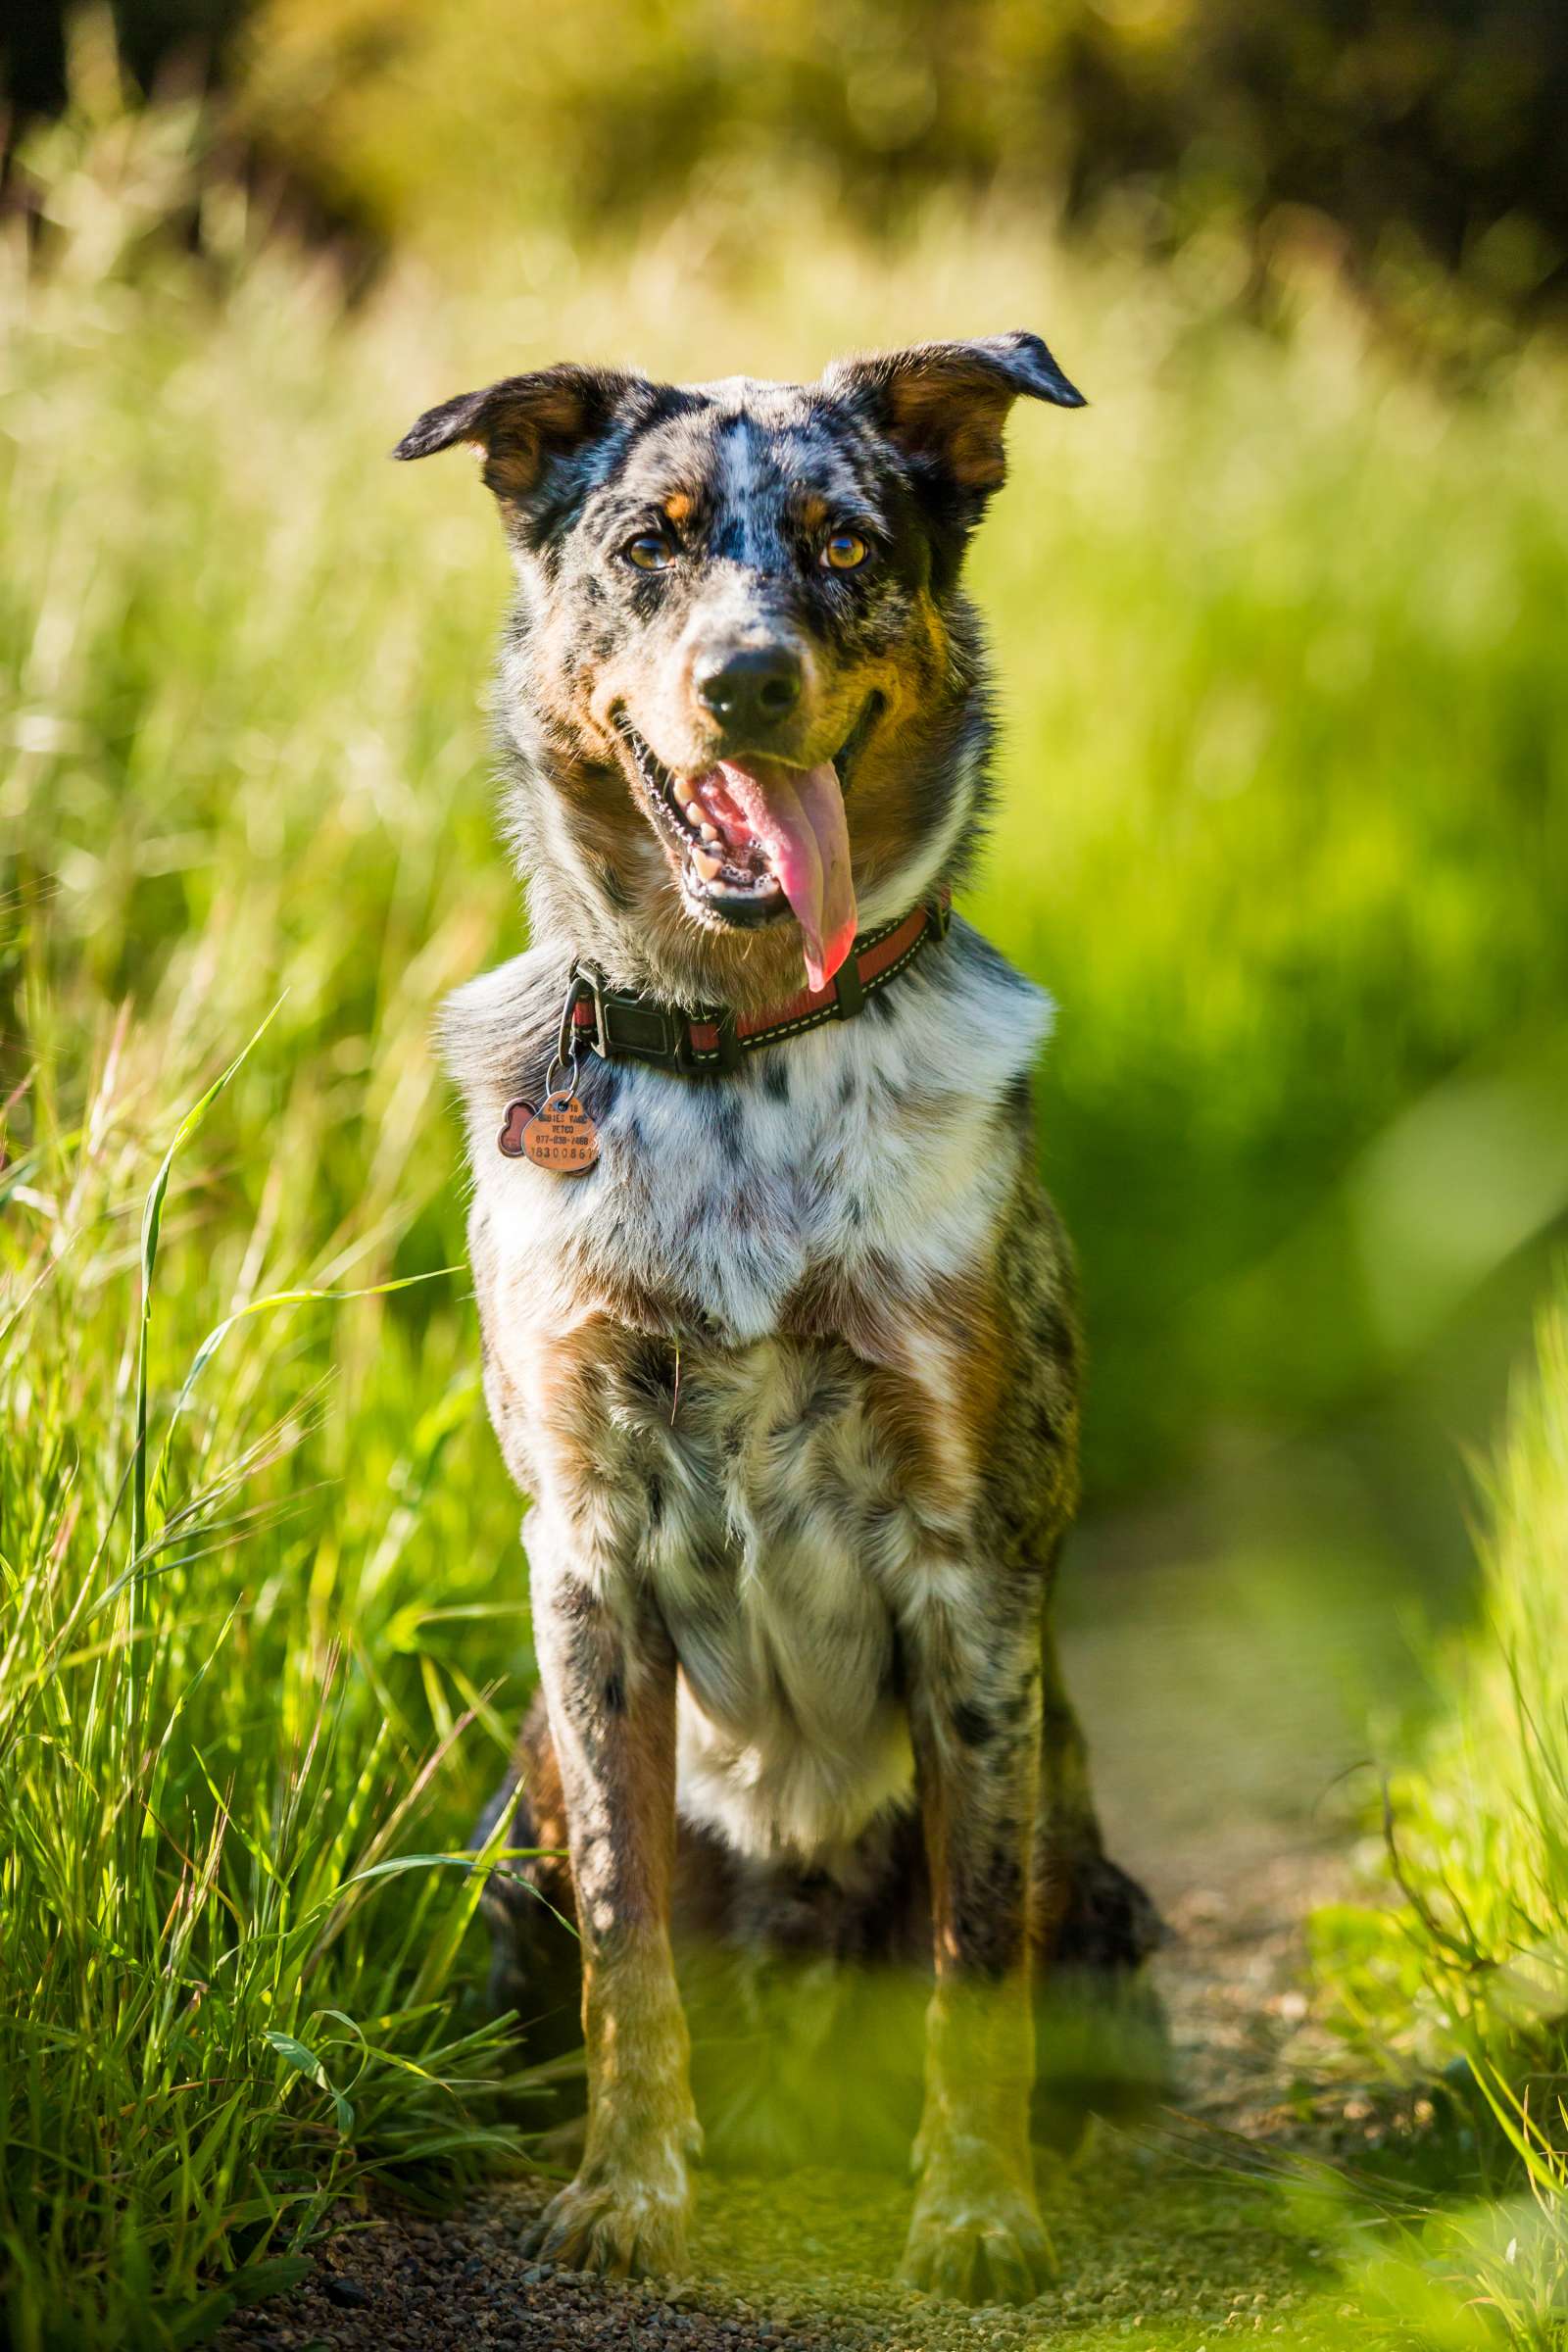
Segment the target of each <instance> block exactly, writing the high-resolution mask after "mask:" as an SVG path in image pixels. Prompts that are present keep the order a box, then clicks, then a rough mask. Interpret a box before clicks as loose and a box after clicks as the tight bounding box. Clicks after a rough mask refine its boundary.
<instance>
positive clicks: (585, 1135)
mask: <svg viewBox="0 0 1568 2352" xmlns="http://www.w3.org/2000/svg"><path fill="white" fill-rule="evenodd" d="M522 1148H523V1150H524V1152H526V1153H527V1154H528V1157H529V1158H530V1159H531V1160H532V1161H533V1164H534V1166H535V1167H536V1168H548V1169H549V1170H550V1171H551V1173H552V1175H556V1176H581V1175H582V1174H583V1172H584V1171H585V1170H586V1169H588V1168H591V1167H592V1166H593V1164H594V1161H595V1160H596V1159H597V1158H598V1157H599V1130H598V1128H597V1127H596V1126H595V1125H594V1123H593V1121H592V1119H591V1118H590V1117H589V1116H588V1113H587V1112H586V1111H585V1110H584V1108H583V1106H582V1104H581V1103H579V1102H578V1100H577V1098H576V1096H575V1095H572V1094H564V1093H557V1094H554V1095H549V1096H547V1097H546V1099H545V1101H544V1102H543V1103H541V1104H540V1106H539V1109H538V1110H537V1112H536V1113H535V1115H534V1116H533V1117H532V1118H531V1119H529V1120H528V1121H527V1122H526V1123H525V1125H524V1127H523V1130H522Z"/></svg>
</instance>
